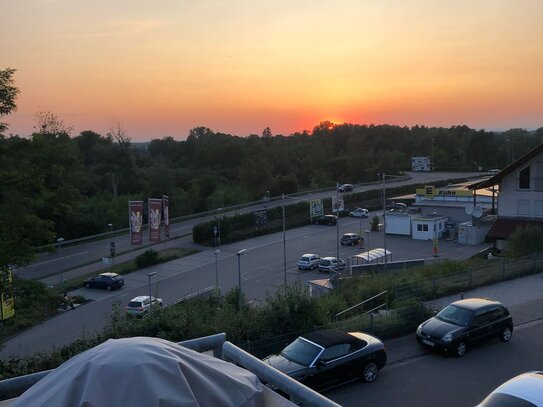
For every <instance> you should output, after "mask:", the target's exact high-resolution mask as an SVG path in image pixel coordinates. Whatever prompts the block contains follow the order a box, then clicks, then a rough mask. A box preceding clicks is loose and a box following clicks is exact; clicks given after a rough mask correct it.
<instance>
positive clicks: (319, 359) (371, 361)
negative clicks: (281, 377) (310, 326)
mask: <svg viewBox="0 0 543 407" xmlns="http://www.w3.org/2000/svg"><path fill="white" fill-rule="evenodd" d="M264 362H265V363H268V364H270V365H271V366H273V367H274V368H276V369H278V370H280V371H281V372H283V373H285V374H287V375H289V376H290V377H292V378H294V379H296V380H298V381H300V382H302V383H303V384H305V385H306V386H309V387H312V388H315V389H323V388H329V387H332V386H334V385H337V384H340V383H344V382H347V381H351V380H354V379H359V378H362V380H364V381H366V382H372V381H374V380H375V379H376V378H377V373H378V371H379V369H381V368H382V367H383V366H384V365H385V363H386V352H385V346H384V345H383V343H382V342H381V341H380V340H379V339H378V338H376V337H374V336H371V335H368V334H366V333H362V332H350V333H346V332H342V331H338V330H335V329H327V330H324V331H316V332H311V333H309V334H307V335H303V336H300V337H298V339H296V340H295V341H294V342H292V343H291V344H290V345H288V346H287V347H286V348H285V349H283V350H282V351H281V353H280V354H279V355H271V356H268V357H267V358H265V359H264Z"/></svg>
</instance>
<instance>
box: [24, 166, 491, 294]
mask: <svg viewBox="0 0 543 407" xmlns="http://www.w3.org/2000/svg"><path fill="white" fill-rule="evenodd" d="M406 174H407V175H408V176H409V179H407V180H399V179H396V178H390V179H387V186H390V187H393V186H400V185H413V184H420V183H432V182H435V181H439V180H446V179H459V178H472V177H477V176H484V175H485V174H484V173H477V172H471V173H457V172H407V173H406ZM381 187H382V185H381V184H371V185H363V186H355V189H354V191H353V192H362V191H368V190H372V189H381ZM413 192H414V191H413ZM331 195H335V191H331V190H328V191H323V192H318V191H317V192H315V191H314V192H313V193H312V194H311V198H312V199H317V198H326V197H330V196H331ZM297 196H298V198H296V199H308V198H309V195H303V196H302V195H297ZM290 202H293V200H291V199H288V196H287V199H286V203H287V204H288V203H290ZM281 204H282V203H281V199H280V197H274V198H271V201H270V202H269V203H268V204H267V205H268V206H269V207H274V206H280V205H281ZM265 206H266V204H265V203H264V201H260V202H254V203H253V204H252V205H249V206H248V207H246V208H241V209H236V210H227V209H225V210H224V211H220V213H221V214H222V215H228V214H232V213H236V212H237V213H244V212H252V211H254V210H257V209H262V208H264V207H265ZM217 213H219V211H218V212H217ZM214 215H215V213H209V212H208V213H204V214H202V215H201V216H199V217H198V218H193V216H191V217H186V218H187V219H186V220H183V221H181V222H178V223H171V226H170V227H171V231H170V233H171V236H173V237H180V236H186V235H189V234H191V233H192V228H193V226H194V225H195V224H198V223H201V222H203V221H208V220H211V219H213V216H214ZM189 218H190V219H189ZM104 223H105V224H107V220H105V221H104ZM113 226H114V228H115V226H116V225H113ZM148 238H149V236H148V233H145V232H144V234H143V245H144V246H145V245H148V244H149V241H148ZM110 241H114V242H115V246H116V252H117V254H118V255H123V254H124V257H129V256H135V255H137V254H139V253H140V252H141V251H143V250H144V249H139V250H138V248H137V247H132V246H130V243H129V236H128V234H127V233H125V234H122V235H115V236H113V237H110V236H108V234H103V235H102V240H97V241H89V242H82V243H78V244H68V243H69V242H63V243H62V245H61V247H60V250H59V251H58V252H57V253H56V254H53V255H49V254H48V253H43V254H40V255H38V257H37V259H36V261H34V262H33V263H31V264H29V265H28V266H26V267H21V268H20V269H18V270H17V271H16V273H17V275H18V276H20V277H23V278H29V279H39V278H43V277H45V276H48V275H51V274H55V273H56V274H58V278H57V279H56V280H55V284H56V283H60V282H61V275H60V272H61V270H62V271H66V270H70V269H73V268H76V267H81V266H83V265H85V266H86V268H88V269H94V270H100V269H102V268H104V264H103V263H102V262H101V259H102V257H107V256H109V242H110ZM162 244H163V243H161V244H159V245H157V246H160V245H162ZM118 260H119V259H118ZM62 277H63V278H66V277H65V276H62Z"/></svg>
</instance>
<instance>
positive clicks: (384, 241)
mask: <svg viewBox="0 0 543 407" xmlns="http://www.w3.org/2000/svg"><path fill="white" fill-rule="evenodd" d="M386 201H387V200H386V174H385V172H384V171H383V246H384V249H385V267H384V271H385V273H386V271H387V257H388V255H387V214H386V211H387V209H386Z"/></svg>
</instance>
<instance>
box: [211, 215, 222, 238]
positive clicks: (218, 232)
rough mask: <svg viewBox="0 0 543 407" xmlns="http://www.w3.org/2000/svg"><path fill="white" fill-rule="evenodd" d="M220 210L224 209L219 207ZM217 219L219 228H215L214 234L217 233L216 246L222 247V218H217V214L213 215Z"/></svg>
mask: <svg viewBox="0 0 543 407" xmlns="http://www.w3.org/2000/svg"><path fill="white" fill-rule="evenodd" d="M217 210H218V211H220V210H222V208H217ZM213 218H214V219H215V221H217V226H216V227H217V228H216V229H215V227H214V228H213V234H214V235H215V246H216V247H221V219H220V218H217V216H214V217H213Z"/></svg>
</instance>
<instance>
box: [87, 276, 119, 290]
mask: <svg viewBox="0 0 543 407" xmlns="http://www.w3.org/2000/svg"><path fill="white" fill-rule="evenodd" d="M123 285H124V278H123V277H121V276H120V275H118V274H116V273H102V274H98V275H97V276H94V277H91V278H88V279H86V280H85V281H84V282H83V287H85V288H102V289H105V290H108V291H111V290H114V289H116V288H121V287H122V286H123Z"/></svg>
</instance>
